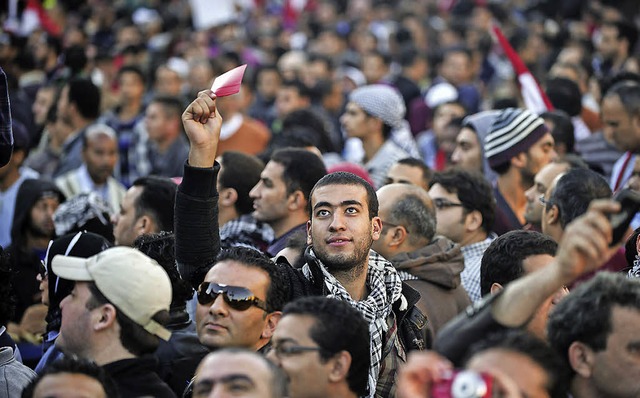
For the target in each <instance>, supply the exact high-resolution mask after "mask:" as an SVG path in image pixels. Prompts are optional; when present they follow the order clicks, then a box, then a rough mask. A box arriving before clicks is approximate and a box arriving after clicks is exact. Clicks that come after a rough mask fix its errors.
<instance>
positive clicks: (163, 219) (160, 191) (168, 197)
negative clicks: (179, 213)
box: [133, 176, 178, 232]
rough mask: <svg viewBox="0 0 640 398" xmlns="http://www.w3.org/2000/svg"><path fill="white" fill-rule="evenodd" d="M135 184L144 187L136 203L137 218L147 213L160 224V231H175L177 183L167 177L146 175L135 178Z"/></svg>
mask: <svg viewBox="0 0 640 398" xmlns="http://www.w3.org/2000/svg"><path fill="white" fill-rule="evenodd" d="M133 186H134V187H141V188H142V192H141V193H140V196H138V199H137V200H136V203H135V209H136V218H139V217H142V216H143V215H145V214H147V215H149V216H151V217H152V218H153V219H154V221H155V222H156V223H157V224H158V229H159V231H168V232H171V231H173V207H174V204H175V201H176V191H177V190H178V186H177V185H176V183H175V182H173V181H172V180H171V179H169V178H165V177H158V176H146V177H141V178H138V179H137V180H135V181H134V182H133ZM159 231H158V232H159Z"/></svg>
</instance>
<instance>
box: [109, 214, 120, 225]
mask: <svg viewBox="0 0 640 398" xmlns="http://www.w3.org/2000/svg"><path fill="white" fill-rule="evenodd" d="M119 218H120V215H119V214H118V213H116V214H114V215H112V216H111V224H113V225H116V224H118V219H119Z"/></svg>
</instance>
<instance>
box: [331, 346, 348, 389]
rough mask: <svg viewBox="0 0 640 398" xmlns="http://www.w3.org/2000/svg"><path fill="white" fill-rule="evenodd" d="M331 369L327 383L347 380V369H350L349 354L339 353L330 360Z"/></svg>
mask: <svg viewBox="0 0 640 398" xmlns="http://www.w3.org/2000/svg"><path fill="white" fill-rule="evenodd" d="M330 363H331V369H330V371H329V381H331V382H332V383H339V382H341V381H343V380H346V379H347V375H348V374H349V368H351V354H349V352H348V351H340V352H339V353H337V354H336V355H335V356H334V357H333V358H331V361H330Z"/></svg>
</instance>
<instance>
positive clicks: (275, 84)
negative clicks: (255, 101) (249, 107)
mask: <svg viewBox="0 0 640 398" xmlns="http://www.w3.org/2000/svg"><path fill="white" fill-rule="evenodd" d="M279 87H280V75H279V74H278V72H277V71H275V70H268V71H263V72H261V73H260V74H259V75H258V85H257V87H256V88H257V90H258V92H259V93H260V94H261V95H262V96H263V97H264V98H265V99H267V100H270V99H272V98H274V97H275V96H276V94H277V92H278V89H279Z"/></svg>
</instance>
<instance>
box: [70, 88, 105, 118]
mask: <svg viewBox="0 0 640 398" xmlns="http://www.w3.org/2000/svg"><path fill="white" fill-rule="evenodd" d="M67 86H68V87H69V90H68V99H69V103H70V104H74V105H75V106H76V108H77V109H78V112H79V113H80V115H82V117H83V118H85V119H90V120H94V119H96V118H97V117H98V116H99V115H100V89H99V88H98V87H97V86H96V85H95V84H93V83H92V82H91V80H89V79H84V78H73V79H71V80H69V83H67Z"/></svg>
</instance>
